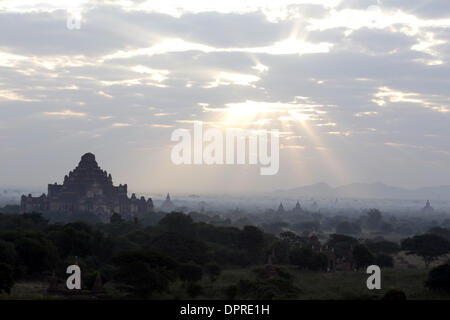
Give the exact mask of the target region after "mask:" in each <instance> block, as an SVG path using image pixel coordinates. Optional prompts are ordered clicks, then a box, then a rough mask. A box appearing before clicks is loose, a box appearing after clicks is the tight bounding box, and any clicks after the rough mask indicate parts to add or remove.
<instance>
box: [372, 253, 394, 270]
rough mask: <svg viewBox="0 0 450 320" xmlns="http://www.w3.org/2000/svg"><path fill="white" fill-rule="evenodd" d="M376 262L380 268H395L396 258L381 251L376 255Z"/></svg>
mask: <svg viewBox="0 0 450 320" xmlns="http://www.w3.org/2000/svg"><path fill="white" fill-rule="evenodd" d="M374 264H376V265H377V266H379V267H380V268H383V267H384V268H393V267H394V259H393V258H392V257H391V256H390V255H388V254H384V253H381V254H379V255H376V256H375V261H374Z"/></svg>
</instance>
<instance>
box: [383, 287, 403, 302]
mask: <svg viewBox="0 0 450 320" xmlns="http://www.w3.org/2000/svg"><path fill="white" fill-rule="evenodd" d="M381 300H406V294H405V293H404V292H403V291H402V290H399V289H390V290H389V291H388V292H386V293H385V294H384V296H383V297H382V298H381Z"/></svg>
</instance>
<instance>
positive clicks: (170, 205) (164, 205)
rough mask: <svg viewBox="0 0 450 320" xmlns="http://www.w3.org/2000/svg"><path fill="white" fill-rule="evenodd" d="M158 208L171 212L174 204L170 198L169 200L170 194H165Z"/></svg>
mask: <svg viewBox="0 0 450 320" xmlns="http://www.w3.org/2000/svg"><path fill="white" fill-rule="evenodd" d="M159 210H161V211H163V212H171V211H174V210H175V205H174V204H173V202H172V200H170V194H167V196H166V200H164V202H163V203H162V205H161V207H160V208H159Z"/></svg>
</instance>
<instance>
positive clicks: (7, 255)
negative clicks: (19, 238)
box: [0, 240, 17, 266]
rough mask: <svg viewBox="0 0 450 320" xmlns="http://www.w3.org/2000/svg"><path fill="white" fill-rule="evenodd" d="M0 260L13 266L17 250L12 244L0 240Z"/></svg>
mask: <svg viewBox="0 0 450 320" xmlns="http://www.w3.org/2000/svg"><path fill="white" fill-rule="evenodd" d="M0 261H1V262H4V263H6V264H9V265H11V266H14V265H15V264H16V261H17V251H16V248H15V247H14V244H13V243H11V242H8V241H3V240H0Z"/></svg>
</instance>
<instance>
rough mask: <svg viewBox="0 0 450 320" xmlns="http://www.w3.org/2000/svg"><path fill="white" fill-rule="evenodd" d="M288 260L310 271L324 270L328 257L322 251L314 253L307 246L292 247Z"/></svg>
mask: <svg viewBox="0 0 450 320" xmlns="http://www.w3.org/2000/svg"><path fill="white" fill-rule="evenodd" d="M289 258H290V262H291V263H292V264H294V265H296V266H298V267H299V268H300V269H308V270H312V271H319V270H326V268H327V265H328V258H327V256H325V255H324V254H322V253H316V252H314V251H312V250H311V249H309V248H294V249H292V250H291V252H290V255H289Z"/></svg>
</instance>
